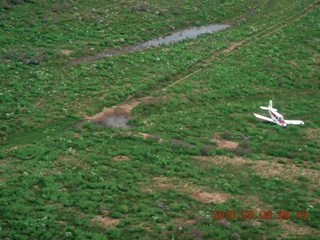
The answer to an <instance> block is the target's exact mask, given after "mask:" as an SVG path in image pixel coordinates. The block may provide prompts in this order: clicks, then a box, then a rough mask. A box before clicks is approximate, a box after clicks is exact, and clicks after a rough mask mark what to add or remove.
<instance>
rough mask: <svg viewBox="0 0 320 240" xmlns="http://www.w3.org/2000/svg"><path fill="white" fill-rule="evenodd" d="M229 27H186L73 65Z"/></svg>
mask: <svg viewBox="0 0 320 240" xmlns="http://www.w3.org/2000/svg"><path fill="white" fill-rule="evenodd" d="M228 27H229V25H228V24H211V25H207V26H201V27H192V28H187V29H184V30H181V31H177V32H174V33H172V34H170V35H168V36H166V37H158V38H154V39H151V40H149V41H146V42H143V43H138V44H135V45H130V46H125V47H122V48H119V49H108V50H105V51H103V52H100V53H97V54H95V55H93V56H87V57H83V58H80V59H77V60H74V61H73V62H72V63H71V65H73V64H77V63H81V62H88V61H93V60H96V59H99V58H104V57H108V56H114V55H116V54H120V53H129V52H132V51H141V50H144V49H146V48H148V47H153V46H158V45H161V44H170V43H173V42H177V41H179V40H183V39H186V38H196V37H197V36H199V35H201V34H205V33H212V32H217V31H219V30H222V29H226V28H228Z"/></svg>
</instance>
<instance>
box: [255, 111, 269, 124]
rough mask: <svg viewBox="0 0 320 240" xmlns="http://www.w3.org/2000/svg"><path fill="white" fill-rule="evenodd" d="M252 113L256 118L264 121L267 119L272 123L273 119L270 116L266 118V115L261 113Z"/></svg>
mask: <svg viewBox="0 0 320 240" xmlns="http://www.w3.org/2000/svg"><path fill="white" fill-rule="evenodd" d="M254 115H255V116H256V118H259V119H262V120H264V121H268V122H273V123H274V121H273V120H272V119H271V118H268V117H265V116H262V115H259V114H255V113H254Z"/></svg>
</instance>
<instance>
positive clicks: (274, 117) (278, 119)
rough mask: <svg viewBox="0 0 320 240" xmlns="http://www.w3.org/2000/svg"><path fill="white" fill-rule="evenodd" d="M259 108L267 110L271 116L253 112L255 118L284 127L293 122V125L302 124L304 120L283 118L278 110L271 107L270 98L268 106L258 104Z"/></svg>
mask: <svg viewBox="0 0 320 240" xmlns="http://www.w3.org/2000/svg"><path fill="white" fill-rule="evenodd" d="M260 108H261V109H263V110H268V111H269V114H270V117H271V118H268V117H265V116H262V115H259V114H255V113H254V115H255V116H256V118H259V119H262V120H264V121H268V122H272V123H276V124H278V125H279V126H281V127H286V126H287V124H294V125H300V124H304V122H303V121H301V120H284V118H283V116H282V115H281V114H280V113H278V110H277V109H275V108H273V107H272V100H270V101H269V106H268V107H262V106H260Z"/></svg>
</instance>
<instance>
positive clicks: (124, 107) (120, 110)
mask: <svg viewBox="0 0 320 240" xmlns="http://www.w3.org/2000/svg"><path fill="white" fill-rule="evenodd" d="M138 104H139V102H138V101H137V100H136V99H131V100H128V101H125V102H122V103H120V104H118V105H116V106H113V107H111V108H104V109H103V111H102V112H100V113H98V114H96V115H94V116H92V117H88V118H87V119H88V120H89V121H90V122H93V123H97V124H102V125H105V126H109V127H123V128H128V127H129V126H128V125H127V121H128V119H129V118H130V117H131V111H132V109H133V108H135V107H136V106H137V105H138Z"/></svg>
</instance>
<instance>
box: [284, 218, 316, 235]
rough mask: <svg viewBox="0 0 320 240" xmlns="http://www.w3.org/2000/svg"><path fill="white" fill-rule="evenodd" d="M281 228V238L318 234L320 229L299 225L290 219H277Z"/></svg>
mask: <svg viewBox="0 0 320 240" xmlns="http://www.w3.org/2000/svg"><path fill="white" fill-rule="evenodd" d="M279 224H280V226H281V229H282V230H283V232H282V235H281V239H283V238H290V239H291V238H296V237H298V236H303V235H308V234H310V235H317V236H320V231H319V230H318V229H314V228H311V227H309V226H306V225H303V226H299V225H298V224H296V223H294V222H292V221H284V220H283V221H279Z"/></svg>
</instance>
